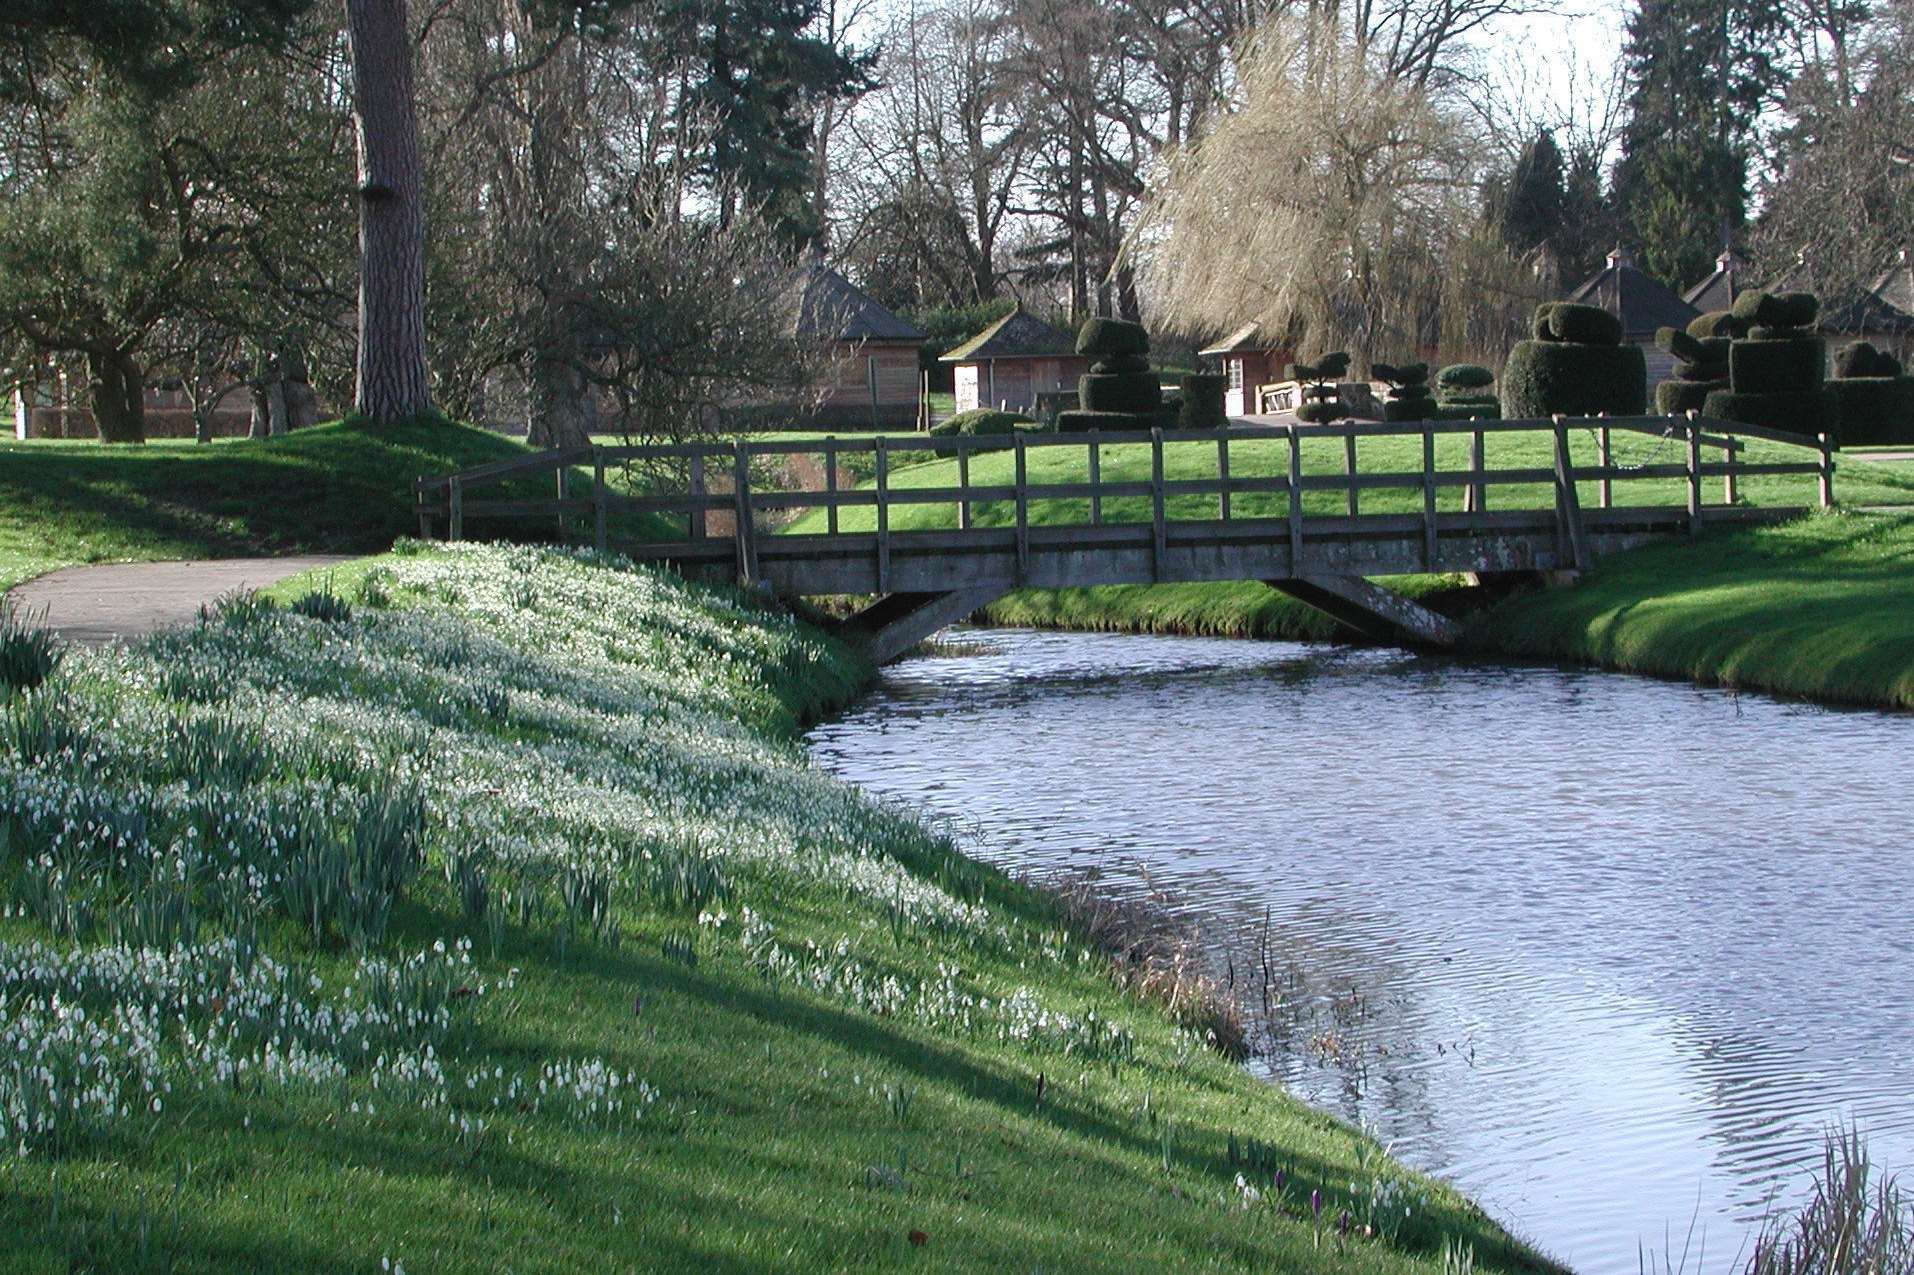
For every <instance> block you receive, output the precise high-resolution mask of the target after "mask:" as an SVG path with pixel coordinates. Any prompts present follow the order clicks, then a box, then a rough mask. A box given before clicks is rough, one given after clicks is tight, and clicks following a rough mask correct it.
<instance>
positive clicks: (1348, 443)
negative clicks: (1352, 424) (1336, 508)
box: [1342, 429, 1362, 518]
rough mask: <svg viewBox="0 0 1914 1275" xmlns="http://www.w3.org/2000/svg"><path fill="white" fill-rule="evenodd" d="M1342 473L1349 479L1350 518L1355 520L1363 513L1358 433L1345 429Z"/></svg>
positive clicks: (1343, 434)
mask: <svg viewBox="0 0 1914 1275" xmlns="http://www.w3.org/2000/svg"><path fill="white" fill-rule="evenodd" d="M1342 472H1343V477H1345V478H1346V479H1348V480H1349V481H1348V487H1349V516H1350V517H1351V518H1355V517H1358V516H1360V514H1361V512H1362V496H1361V495H1360V494H1359V493H1360V492H1361V488H1360V487H1358V486H1357V484H1356V431H1355V430H1354V429H1345V430H1343V433H1342Z"/></svg>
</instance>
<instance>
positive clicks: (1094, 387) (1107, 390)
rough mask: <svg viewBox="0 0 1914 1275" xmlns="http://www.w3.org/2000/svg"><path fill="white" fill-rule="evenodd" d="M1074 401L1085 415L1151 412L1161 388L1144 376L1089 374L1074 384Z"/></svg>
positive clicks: (1113, 373) (1161, 396)
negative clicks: (1075, 390) (1080, 405)
mask: <svg viewBox="0 0 1914 1275" xmlns="http://www.w3.org/2000/svg"><path fill="white" fill-rule="evenodd" d="M1077 399H1078V401H1079V402H1080V403H1082V405H1083V410H1084V411H1086V412H1154V411H1155V410H1156V409H1157V407H1158V406H1159V405H1161V404H1162V402H1163V387H1162V386H1161V385H1159V384H1158V383H1157V379H1156V377H1155V376H1153V375H1151V374H1149V373H1147V372H1144V373H1136V372H1110V373H1096V372H1089V373H1086V374H1084V376H1083V377H1081V378H1080V379H1079V380H1078V381H1077Z"/></svg>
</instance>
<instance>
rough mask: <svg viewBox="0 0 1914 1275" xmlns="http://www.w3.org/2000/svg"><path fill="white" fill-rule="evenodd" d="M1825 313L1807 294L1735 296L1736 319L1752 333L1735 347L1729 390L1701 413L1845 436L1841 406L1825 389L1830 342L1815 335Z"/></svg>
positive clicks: (1714, 394)
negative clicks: (1814, 327)
mask: <svg viewBox="0 0 1914 1275" xmlns="http://www.w3.org/2000/svg"><path fill="white" fill-rule="evenodd" d="M1820 309H1821V303H1820V302H1819V301H1817V300H1815V298H1814V295H1813V294H1812V293H1807V292H1744V293H1742V294H1741V295H1740V296H1739V297H1736V298H1735V305H1734V311H1733V317H1734V319H1735V320H1736V321H1737V322H1738V323H1739V324H1741V325H1742V326H1743V327H1744V329H1745V330H1746V333H1747V335H1745V336H1737V337H1735V338H1734V339H1733V341H1732V342H1731V343H1730V345H1729V346H1728V385H1727V388H1725V389H1724V388H1717V389H1714V390H1711V391H1710V392H1709V393H1708V396H1707V398H1706V400H1705V401H1704V403H1703V405H1702V411H1703V412H1705V413H1706V414H1707V415H1709V416H1714V417H1718V418H1720V419H1722V420H1728V421H1740V422H1741V423H1742V424H1744V425H1760V426H1764V427H1766V428H1768V429H1779V430H1786V431H1788V432H1790V433H1795V434H1807V435H1814V434H1828V435H1832V436H1834V437H1837V438H1838V437H1839V435H1840V403H1839V401H1838V400H1837V399H1836V397H1835V395H1834V393H1833V392H1832V391H1829V390H1827V389H1826V388H1825V387H1824V385H1823V381H1824V379H1825V377H1826V369H1827V361H1828V346H1827V342H1826V341H1823V340H1822V339H1821V338H1820V337H1819V336H1816V335H1815V334H1814V333H1813V332H1812V331H1810V330H1809V328H1810V325H1812V324H1813V323H1814V320H1815V316H1816V315H1817V314H1818V313H1819V312H1820ZM1715 339H1717V340H1719V339H1720V338H1715Z"/></svg>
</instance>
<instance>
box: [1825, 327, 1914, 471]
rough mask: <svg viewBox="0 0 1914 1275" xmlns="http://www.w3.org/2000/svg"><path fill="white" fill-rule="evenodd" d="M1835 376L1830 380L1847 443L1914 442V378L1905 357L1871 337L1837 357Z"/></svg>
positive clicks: (1842, 434) (1843, 441)
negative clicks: (1906, 368)
mask: <svg viewBox="0 0 1914 1275" xmlns="http://www.w3.org/2000/svg"><path fill="white" fill-rule="evenodd" d="M1834 375H1835V379H1834V380H1832V381H1829V382H1828V384H1827V388H1828V390H1829V391H1830V392H1831V393H1832V394H1833V395H1834V398H1835V401H1836V403H1837V404H1839V407H1840V413H1841V442H1842V445H1843V446H1847V445H1852V444H1872V445H1876V446H1878V445H1880V444H1883V443H1914V378H1909V377H1907V376H1904V375H1902V372H1901V361H1900V360H1899V359H1897V358H1895V357H1894V356H1893V355H1892V354H1889V353H1887V352H1886V351H1885V350H1877V349H1875V348H1874V346H1873V345H1872V344H1871V343H1869V342H1867V341H1856V342H1854V344H1852V345H1849V346H1847V347H1845V348H1843V349H1842V350H1841V352H1840V353H1838V354H1836V355H1835V356H1834Z"/></svg>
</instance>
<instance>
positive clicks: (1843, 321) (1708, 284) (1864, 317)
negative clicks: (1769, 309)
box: [1685, 249, 1914, 359]
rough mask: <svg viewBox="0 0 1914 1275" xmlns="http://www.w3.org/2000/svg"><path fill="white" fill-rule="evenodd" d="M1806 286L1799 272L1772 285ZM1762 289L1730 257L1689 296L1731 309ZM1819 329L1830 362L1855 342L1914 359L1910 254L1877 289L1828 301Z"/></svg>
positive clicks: (1700, 305)
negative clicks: (1739, 299) (1737, 301)
mask: <svg viewBox="0 0 1914 1275" xmlns="http://www.w3.org/2000/svg"><path fill="white" fill-rule="evenodd" d="M1801 282H1802V281H1801V279H1800V272H1799V271H1798V270H1797V271H1790V272H1789V273H1787V274H1784V275H1782V276H1781V277H1780V279H1779V280H1777V281H1775V282H1774V283H1771V284H1768V285H1767V286H1768V287H1769V288H1770V289H1773V290H1776V291H1787V290H1789V289H1794V288H1799V287H1800V286H1801ZM1761 286H1762V285H1760V284H1758V283H1757V282H1756V281H1755V280H1754V278H1753V277H1751V276H1750V275H1749V274H1748V270H1747V266H1746V264H1745V263H1743V262H1742V261H1740V260H1739V259H1738V258H1736V257H1735V255H1734V254H1733V253H1732V252H1724V253H1723V254H1722V255H1721V256H1720V257H1718V258H1716V260H1715V270H1714V273H1713V274H1711V275H1709V276H1708V277H1707V278H1706V279H1703V280H1702V281H1701V282H1700V283H1698V284H1696V285H1695V286H1694V287H1692V288H1690V289H1689V290H1688V291H1687V293H1686V294H1685V296H1686V297H1687V300H1688V301H1689V302H1690V304H1692V305H1694V306H1695V307H1696V308H1697V309H1699V310H1703V311H1708V310H1726V309H1728V308H1729V307H1730V306H1732V305H1734V303H1735V298H1736V297H1738V296H1740V295H1741V294H1742V293H1744V292H1750V291H1754V290H1756V289H1757V288H1759V287H1761ZM1815 327H1816V328H1817V329H1818V330H1819V331H1820V332H1821V334H1822V335H1823V336H1825V337H1826V338H1827V341H1828V354H1829V357H1830V359H1831V358H1832V357H1833V355H1834V354H1835V353H1836V352H1837V351H1838V350H1839V349H1840V348H1841V347H1842V346H1844V345H1848V344H1850V343H1852V342H1854V341H1866V342H1868V343H1869V344H1871V345H1873V346H1875V347H1877V348H1879V349H1883V350H1887V351H1889V352H1891V353H1894V354H1898V355H1900V356H1902V357H1903V358H1906V357H1910V356H1914V262H1911V261H1910V258H1909V254H1908V252H1907V250H1906V249H1903V250H1902V251H1901V253H1900V255H1899V257H1898V258H1897V260H1896V261H1895V263H1894V267H1893V268H1892V269H1890V270H1888V271H1886V272H1884V273H1883V274H1882V275H1881V276H1880V277H1879V278H1877V279H1876V280H1875V281H1874V282H1873V284H1872V285H1871V286H1869V287H1866V288H1862V289H1860V290H1859V291H1858V292H1856V293H1854V294H1852V295H1850V296H1846V297H1823V298H1822V299H1821V317H1820V320H1819V321H1818V322H1817V323H1816V324H1815Z"/></svg>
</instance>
